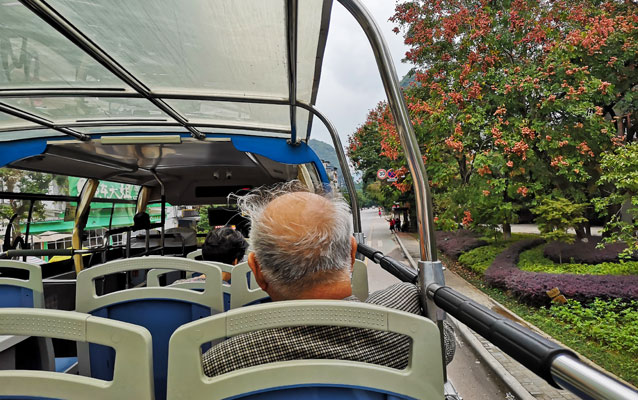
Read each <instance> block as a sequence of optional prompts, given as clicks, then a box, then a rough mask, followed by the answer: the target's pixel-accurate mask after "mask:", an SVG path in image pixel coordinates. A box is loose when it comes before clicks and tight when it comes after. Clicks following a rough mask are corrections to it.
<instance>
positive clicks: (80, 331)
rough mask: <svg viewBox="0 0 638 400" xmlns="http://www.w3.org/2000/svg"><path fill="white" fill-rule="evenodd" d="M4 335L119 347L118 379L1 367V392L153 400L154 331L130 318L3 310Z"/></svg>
mask: <svg viewBox="0 0 638 400" xmlns="http://www.w3.org/2000/svg"><path fill="white" fill-rule="evenodd" d="M0 335H21V336H46V337H51V338H58V339H66V340H74V341H79V342H92V343H99V344H100V345H104V346H109V347H111V348H113V349H114V350H115V352H116V353H117V357H116V359H115V365H114V371H113V379H112V381H111V382H105V381H102V380H99V379H94V378H89V377H85V376H78V375H71V374H63V373H56V372H48V371H29V370H4V371H0V397H4V396H7V397H10V398H25V397H27V396H29V397H44V398H54V399H69V400H75V399H78V400H79V399H92V400H102V399H104V400H106V399H144V400H146V399H153V370H152V353H151V335H150V333H149V332H148V330H146V329H144V328H142V327H140V326H136V325H132V324H127V323H124V322H118V321H112V320H107V319H104V318H98V317H93V316H91V315H88V314H82V313H78V312H74V311H60V310H42V309H24V308H5V309H0Z"/></svg>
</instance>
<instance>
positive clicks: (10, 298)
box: [0, 260, 77, 372]
mask: <svg viewBox="0 0 638 400" xmlns="http://www.w3.org/2000/svg"><path fill="white" fill-rule="evenodd" d="M0 268H1V269H2V270H3V271H4V273H3V274H2V275H0V308H5V307H26V308H44V288H43V284H42V269H41V268H40V266H39V265H35V264H29V263H25V262H21V261H12V260H0ZM3 275H6V276H12V277H3ZM21 277H25V278H26V279H22V278H21ZM34 340H35V343H34V341H30V342H29V343H28V344H26V343H25V345H32V344H35V347H34V348H33V350H34V351H29V352H28V353H29V356H34V359H35V360H37V361H36V365H39V367H40V368H41V369H43V370H46V371H52V370H55V371H57V372H65V371H68V370H70V369H71V368H72V367H73V366H74V365H75V364H77V357H65V358H67V360H66V362H65V363H64V364H63V363H62V360H61V359H60V360H58V359H56V358H54V350H53V344H52V342H51V340H50V339H44V338H37V339H35V338H34Z"/></svg>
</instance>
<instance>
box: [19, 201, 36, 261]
mask: <svg viewBox="0 0 638 400" xmlns="http://www.w3.org/2000/svg"><path fill="white" fill-rule="evenodd" d="M34 205H35V201H34V200H31V201H30V202H29V215H28V216H27V231H26V232H25V233H24V244H23V245H22V246H23V247H24V248H25V249H30V248H31V245H30V244H29V230H30V229H31V219H32V218H33V206H34ZM22 261H24V262H27V256H23V257H22Z"/></svg>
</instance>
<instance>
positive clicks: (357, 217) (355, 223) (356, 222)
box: [297, 103, 364, 243]
mask: <svg viewBox="0 0 638 400" xmlns="http://www.w3.org/2000/svg"><path fill="white" fill-rule="evenodd" d="M297 106H299V107H301V108H304V109H306V110H308V111H310V112H311V113H312V114H314V115H315V116H316V117H317V118H319V120H320V121H321V122H323V124H324V125H325V126H326V129H328V132H330V137H332V144H333V145H334V147H335V151H336V152H337V159H338V160H339V167H341V171H342V172H343V179H344V180H345V181H346V189H348V194H349V195H350V208H351V209H352V227H353V229H354V233H355V238H356V239H357V243H364V241H363V240H364V238H363V235H359V236H357V234H360V233H361V214H360V212H359V199H358V198H357V190H356V189H355V187H354V180H353V179H352V175H351V174H350V168H349V167H348V159H347V158H346V154H345V153H344V152H343V146H342V145H341V139H340V138H339V134H338V133H337V129H336V128H335V127H334V125H333V124H332V122H330V121H329V120H328V118H326V116H325V115H323V114H322V113H321V112H320V111H319V110H317V108H316V107H314V106H312V105H308V104H303V103H297Z"/></svg>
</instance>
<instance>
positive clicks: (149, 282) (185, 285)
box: [146, 261, 233, 311]
mask: <svg viewBox="0 0 638 400" xmlns="http://www.w3.org/2000/svg"><path fill="white" fill-rule="evenodd" d="M203 262H207V263H211V264H213V265H216V266H218V267H219V268H221V270H222V272H228V273H229V274H230V273H232V270H233V266H232V265H230V264H225V263H220V262H213V261H203ZM172 271H174V270H168V269H152V270H150V271H148V274H147V275H146V287H158V286H161V285H160V278H161V277H162V276H163V275H165V274H168V273H169V272H172ZM192 276H193V273H192V272H188V273H186V279H190V278H192ZM205 285H206V283H205V282H204V281H203V280H201V281H195V282H178V283H172V284H170V287H172V288H180V289H190V290H198V291H203V290H204V286H205ZM230 290H231V289H230V284H229V283H226V282H224V281H222V293H223V296H224V299H223V300H224V311H228V310H230Z"/></svg>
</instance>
